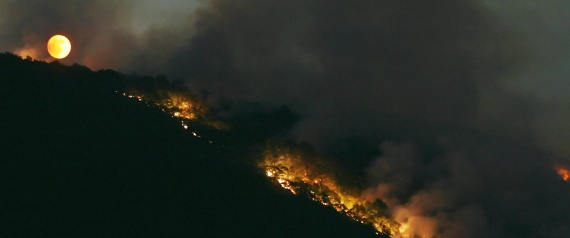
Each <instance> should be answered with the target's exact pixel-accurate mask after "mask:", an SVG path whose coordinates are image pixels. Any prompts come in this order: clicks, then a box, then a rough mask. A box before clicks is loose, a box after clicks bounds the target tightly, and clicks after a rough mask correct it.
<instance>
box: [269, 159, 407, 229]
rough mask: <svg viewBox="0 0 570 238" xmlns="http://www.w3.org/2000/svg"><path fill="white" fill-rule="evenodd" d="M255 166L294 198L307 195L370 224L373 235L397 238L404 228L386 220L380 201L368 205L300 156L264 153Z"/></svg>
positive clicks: (356, 194) (390, 220)
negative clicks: (293, 195) (375, 233)
mask: <svg viewBox="0 0 570 238" xmlns="http://www.w3.org/2000/svg"><path fill="white" fill-rule="evenodd" d="M259 167H260V168H262V169H263V170H264V171H265V175H266V176H267V177H269V178H271V179H272V180H274V181H275V182H276V183H278V184H279V185H280V186H281V187H283V189H286V190H288V191H290V192H291V193H293V194H295V195H305V196H308V197H309V198H310V199H312V200H313V201H315V202H318V203H320V204H322V205H323V206H327V207H332V208H333V209H335V210H336V211H337V212H339V213H341V214H344V215H346V216H348V217H350V218H351V219H353V220H355V221H357V222H360V223H362V224H367V225H371V226H373V227H374V229H375V230H376V231H377V234H380V233H382V234H386V235H390V236H392V237H401V235H400V234H399V233H400V228H401V227H404V226H402V225H400V224H398V223H397V222H395V221H393V220H392V219H390V218H388V214H387V213H386V212H387V210H386V208H385V206H384V205H383V203H382V202H380V201H377V202H374V203H372V202H369V201H367V200H365V199H363V198H362V197H361V196H360V195H359V194H358V192H354V191H351V190H350V189H348V188H345V187H343V186H341V185H340V184H339V183H338V182H337V181H336V179H334V178H333V177H332V176H331V175H328V174H327V173H325V172H323V171H322V169H319V168H318V167H317V166H315V165H314V164H311V163H310V162H308V161H307V160H304V159H303V157H302V156H301V155H300V154H295V153H291V152H284V153H281V152H275V151H268V152H266V153H265V156H264V157H263V160H262V161H261V162H259Z"/></svg>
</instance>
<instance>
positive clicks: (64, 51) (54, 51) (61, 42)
mask: <svg viewBox="0 0 570 238" xmlns="http://www.w3.org/2000/svg"><path fill="white" fill-rule="evenodd" d="M47 50H48V53H49V55H51V57H54V58H56V59H63V58H65V57H67V56H68V55H69V52H71V42H70V41H69V39H67V37H65V36H63V35H55V36H52V37H51V38H49V41H48V43H47Z"/></svg>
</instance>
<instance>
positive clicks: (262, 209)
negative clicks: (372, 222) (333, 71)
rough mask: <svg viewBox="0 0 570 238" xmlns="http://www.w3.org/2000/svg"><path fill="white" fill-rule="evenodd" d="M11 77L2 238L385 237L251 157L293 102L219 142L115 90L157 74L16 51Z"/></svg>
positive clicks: (4, 60) (8, 62)
mask: <svg viewBox="0 0 570 238" xmlns="http://www.w3.org/2000/svg"><path fill="white" fill-rule="evenodd" d="M0 77H1V81H0V82H1V85H2V86H1V92H0V95H2V96H1V100H0V106H1V109H2V123H1V125H2V128H1V129H2V137H3V141H4V142H3V143H2V156H0V157H1V159H0V176H1V178H0V188H1V191H2V192H1V194H2V195H1V196H0V224H2V229H0V237H58V238H59V237H93V238H95V237H97V238H101V237H373V236H374V235H373V231H372V229H370V228H368V227H365V226H361V225H359V224H356V223H354V222H353V221H351V220H349V219H348V218H346V217H344V216H342V215H339V214H337V213H336V212H334V211H333V210H332V209H330V208H324V207H321V206H320V205H318V204H316V203H313V202H311V201H309V200H307V199H305V198H302V197H294V196H291V195H289V194H288V193H287V192H284V191H281V190H280V189H279V188H277V187H275V185H274V184H270V183H269V181H268V180H267V179H265V178H264V177H263V175H262V174H259V173H258V172H257V171H255V170H254V169H253V168H252V167H251V166H250V165H249V164H247V163H244V162H243V161H244V160H240V158H246V157H250V156H253V154H252V151H255V150H256V148H257V147H258V146H259V145H257V144H255V143H257V142H260V141H263V140H262V139H260V138H263V137H267V136H270V135H268V134H269V132H271V133H278V132H279V129H278V127H280V126H287V125H288V124H287V122H286V121H279V120H276V121H277V122H276V124H275V126H274V127H275V128H273V129H274V130H272V128H271V124H268V123H265V124H264V123H261V122H263V121H266V120H262V119H263V117H268V118H281V119H282V120H285V119H283V118H289V119H290V120H294V116H287V115H282V114H287V113H288V111H287V110H286V109H281V110H280V111H278V112H276V114H273V115H272V114H265V115H264V114H263V113H258V114H251V116H250V118H249V120H245V119H246V118H248V117H247V116H242V117H240V118H241V119H240V120H236V122H237V121H239V123H242V126H241V127H240V126H238V127H237V128H235V129H234V130H232V131H236V132H232V131H230V132H226V133H220V134H216V135H212V136H214V137H217V138H219V141H217V142H216V143H214V144H209V143H206V142H205V141H204V140H200V139H197V138H195V137H192V136H190V135H189V134H188V133H187V132H186V131H184V130H183V129H181V128H180V124H179V122H178V121H177V120H173V119H172V118H170V117H168V116H167V115H166V114H165V113H163V112H161V111H159V110H156V108H148V107H146V106H144V104H140V103H134V102H133V101H132V100H128V99H127V98H125V97H121V96H119V95H117V94H114V93H113V90H120V89H122V88H125V87H127V85H128V84H132V83H136V82H138V81H136V80H141V83H142V82H143V81H144V80H147V82H148V80H151V81H153V80H154V81H157V79H149V78H140V77H130V76H125V75H122V74H119V73H116V72H112V71H101V72H91V71H90V70H89V69H87V68H84V67H82V66H77V65H76V66H71V67H67V66H63V65H60V64H58V63H50V64H47V63H43V62H33V61H26V60H21V59H19V58H18V57H16V56H13V55H11V54H3V55H0ZM133 80H135V81H133ZM158 81H159V80H158ZM155 83H156V84H164V85H168V82H166V81H165V80H163V81H161V82H155ZM255 118H258V119H257V120H256V119H255ZM248 122H251V123H252V124H250V125H247V124H248ZM255 128H260V129H259V131H256V130H255ZM205 129H206V128H204V130H205ZM205 131H206V130H205ZM212 133H214V132H212ZM214 134H215V133H214ZM254 142H255V143H254Z"/></svg>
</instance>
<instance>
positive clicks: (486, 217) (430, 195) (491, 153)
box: [363, 138, 570, 237]
mask: <svg viewBox="0 0 570 238" xmlns="http://www.w3.org/2000/svg"><path fill="white" fill-rule="evenodd" d="M482 141H483V140H474V141H466V140H465V139H462V138H455V139H454V140H451V141H442V142H440V144H441V146H442V147H443V148H444V151H443V152H442V153H441V154H439V155H437V156H435V157H431V158H428V157H426V156H422V155H424V154H425V153H421V151H420V149H417V147H415V146H414V145H412V144H410V143H394V142H385V143H382V144H381V146H380V150H381V151H382V155H381V156H379V157H377V158H376V159H375V160H374V161H373V162H372V163H371V165H370V166H369V168H368V170H367V174H368V178H369V182H370V184H371V186H370V187H369V188H368V189H367V190H365V191H364V192H363V197H364V198H366V199H367V200H371V201H373V200H375V199H381V200H383V201H385V202H386V203H387V205H388V207H390V208H391V210H392V212H393V217H394V219H395V220H396V221H398V222H401V223H407V224H408V225H409V226H408V227H407V230H405V231H404V233H405V234H415V235H420V236H421V237H434V236H435V237H565V236H567V235H568V232H570V230H569V229H568V226H566V225H563V224H568V221H569V220H568V217H567V215H565V214H568V213H569V212H570V209H569V208H568V206H566V205H565V204H567V203H568V200H569V199H570V190H569V189H568V186H567V185H566V184H564V183H563V182H562V181H561V180H560V179H559V178H558V177H557V176H556V175H555V174H553V173H552V168H551V167H550V166H549V165H548V164H546V163H544V161H541V160H540V159H539V158H544V155H541V154H539V153H537V152H536V151H532V150H529V149H521V148H520V146H518V145H509V144H508V143H505V142H501V141H492V140H491V141H487V142H482Z"/></svg>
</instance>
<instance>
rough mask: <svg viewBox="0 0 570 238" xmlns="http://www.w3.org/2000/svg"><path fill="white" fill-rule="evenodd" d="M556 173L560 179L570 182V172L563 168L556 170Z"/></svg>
mask: <svg viewBox="0 0 570 238" xmlns="http://www.w3.org/2000/svg"><path fill="white" fill-rule="evenodd" d="M556 173H558V175H560V178H562V180H564V181H566V182H570V170H568V169H566V168H563V167H558V168H556Z"/></svg>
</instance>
